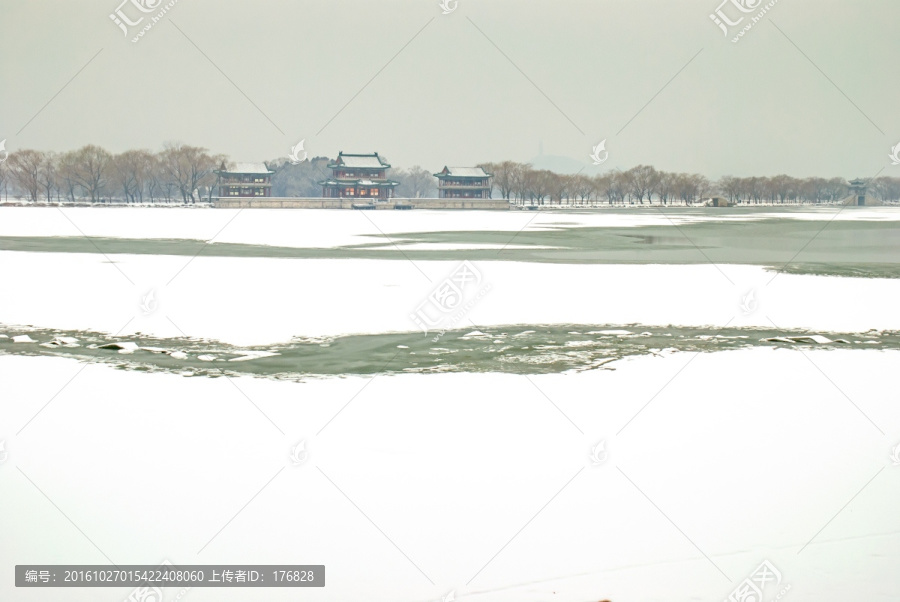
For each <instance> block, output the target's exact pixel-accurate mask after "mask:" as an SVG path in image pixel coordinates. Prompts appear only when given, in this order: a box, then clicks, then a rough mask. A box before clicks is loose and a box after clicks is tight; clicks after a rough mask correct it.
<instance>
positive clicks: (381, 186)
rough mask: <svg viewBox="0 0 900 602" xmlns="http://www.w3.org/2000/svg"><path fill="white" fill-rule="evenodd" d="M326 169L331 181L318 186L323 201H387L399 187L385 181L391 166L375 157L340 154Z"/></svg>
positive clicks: (375, 155)
mask: <svg viewBox="0 0 900 602" xmlns="http://www.w3.org/2000/svg"><path fill="white" fill-rule="evenodd" d="M328 167H329V168H330V169H331V177H330V178H329V179H327V180H325V181H324V182H319V184H320V185H321V186H322V196H324V197H330V198H335V197H349V198H362V199H378V200H387V199H389V198H391V197H393V196H394V186H397V185H398V184H399V182H394V181H393V180H389V179H387V176H386V172H387V169H388V168H389V167H390V164H389V163H387V162H385V160H384V159H382V158H381V157H379V156H378V153H371V154H367V155H350V154H345V153H344V151H341V152H339V153H338V157H337V159H336V160H335V162H334V163H330V164H329V165H328Z"/></svg>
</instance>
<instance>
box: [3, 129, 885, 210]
mask: <svg viewBox="0 0 900 602" xmlns="http://www.w3.org/2000/svg"><path fill="white" fill-rule="evenodd" d="M329 162H330V160H329V159H328V158H326V157H316V158H315V159H312V160H311V161H309V162H303V163H301V164H300V165H292V164H291V163H289V162H288V161H287V159H283V160H279V161H275V162H272V163H271V165H270V167H271V168H272V169H273V171H275V175H274V176H273V179H272V188H273V193H274V194H275V195H276V196H319V195H320V194H321V187H320V185H319V181H320V179H325V178H327V177H328V176H327V167H326V166H327V165H328V163H329ZM230 165H233V164H230V162H229V160H228V158H227V157H226V156H224V155H213V154H210V153H209V151H207V150H206V149H204V148H200V147H196V146H189V145H186V144H180V143H177V144H176V143H169V144H166V145H165V146H164V148H163V150H162V151H160V152H157V153H153V152H150V151H147V150H129V151H125V152H123V153H121V154H118V155H114V154H112V153H110V152H108V151H106V150H105V149H103V148H101V147H99V146H95V145H88V146H85V147H83V148H80V149H78V150H73V151H69V152H66V153H53V152H45V151H37V150H28V149H26V150H20V151H16V152H14V153H11V154H10V155H9V157H8V161H6V162H3V163H0V191H2V190H3V189H4V188H7V190H8V189H9V188H10V187H11V188H12V189H13V191H14V193H16V192H17V193H18V194H19V195H21V196H22V197H24V198H27V199H29V200H31V202H33V203H38V202H54V201H55V202H59V201H62V200H67V201H69V202H76V201H78V200H85V201H90V202H92V203H97V202H104V201H108V200H113V199H117V200H123V201H125V202H126V203H143V202H151V203H152V202H166V203H171V202H174V201H178V200H180V201H181V202H182V203H196V202H197V201H198V200H202V198H203V196H204V195H205V196H206V197H207V198H208V199H210V200H211V199H212V197H213V196H214V195H215V190H216V188H217V185H218V177H219V176H218V174H217V171H218V170H219V169H221V168H223V167H227V166H230ZM481 167H483V168H484V169H485V170H486V171H487V172H489V173H491V174H493V186H494V193H495V194H494V196H495V197H496V196H500V197H501V198H504V199H506V200H508V201H510V202H514V203H518V204H531V205H546V204H569V205H576V204H596V203H604V204H609V205H616V204H639V205H643V204H645V202H646V203H647V204H650V205H653V204H654V203H656V204H659V205H669V204H673V203H677V204H687V205H689V204H692V203H695V202H697V201H699V200H701V199H703V198H706V197H709V196H713V195H717V196H722V197H724V198H726V199H728V200H729V201H731V202H736V203H747V204H758V203H798V202H800V203H829V202H836V201H840V200H841V199H843V198H845V197H846V196H847V195H848V193H849V189H848V185H847V182H846V181H845V180H844V179H842V178H830V179H826V178H794V177H791V176H787V175H777V176H772V177H747V178H740V177H733V176H725V177H723V178H721V179H719V180H718V181H715V182H711V181H710V180H708V179H707V178H706V177H704V176H702V175H699V174H687V173H671V172H666V171H661V170H657V169H656V168H654V167H652V166H649V165H638V166H636V167H632V168H631V169H628V170H626V171H621V170H613V171H609V172H606V173H602V174H599V175H594V176H588V175H585V174H581V173H578V174H571V175H569V174H558V173H555V172H552V171H549V170H545V169H534V167H533V166H532V165H530V164H528V163H516V162H513V161H503V162H498V163H485V164H482V165H481ZM388 176H389V177H390V178H392V179H395V180H397V181H398V182H400V186H398V187H397V191H396V192H397V195H398V196H403V197H414V198H415V197H430V196H434V195H435V193H436V185H435V184H436V180H435V178H434V177H433V176H432V175H431V174H430V173H429V172H428V171H426V170H425V169H423V168H421V167H419V166H415V167H412V168H410V169H408V170H402V169H392V170H390V171H389V173H388ZM868 191H869V194H872V195H874V196H876V197H878V198H880V199H881V200H883V201H887V202H898V201H900V178H892V177H886V176H883V177H879V178H875V179H873V180H871V181H870V182H869V188H868Z"/></svg>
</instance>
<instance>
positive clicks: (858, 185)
mask: <svg viewBox="0 0 900 602" xmlns="http://www.w3.org/2000/svg"><path fill="white" fill-rule="evenodd" d="M848 184H849V185H850V196H849V197H847V198H845V199H844V200H843V201H841V204H842V205H856V206H857V207H878V206H880V205H883V204H884V203H883V202H882V201H881V200H879V199H877V198H875V197H873V196H872V195H870V194H869V193H868V188H869V182H868V181H866V180H860V179H859V178H857V179H855V180H850V181H849V182H848Z"/></svg>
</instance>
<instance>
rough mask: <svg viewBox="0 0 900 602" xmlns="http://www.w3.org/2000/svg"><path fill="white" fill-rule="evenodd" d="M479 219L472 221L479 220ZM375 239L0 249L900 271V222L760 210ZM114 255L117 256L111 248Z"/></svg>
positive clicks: (39, 242)
mask: <svg viewBox="0 0 900 602" xmlns="http://www.w3.org/2000/svg"><path fill="white" fill-rule="evenodd" d="M475 226H477V224H474V223H473V228H474V227H475ZM370 238H371V241H372V242H367V243H364V244H357V245H348V246H342V247H334V248H309V247H303V246H302V244H303V241H298V243H297V246H288V247H284V246H269V245H259V244H241V243H219V242H213V243H207V242H205V241H201V240H190V239H126V238H102V237H96V238H88V237H84V236H76V237H27V236H0V250H6V251H29V252H55V253H104V254H106V255H107V256H114V255H116V254H138V255H187V256H191V257H193V256H196V255H200V256H204V257H278V258H299V259H304V258H308V259H389V260H407V259H412V260H414V261H418V260H422V261H427V260H444V261H460V260H463V259H467V260H469V261H522V262H536V263H564V264H646V263H657V264H705V263H717V264H745V265H748V264H749V265H762V266H768V267H769V269H771V270H780V271H785V272H790V273H796V274H816V275H829V276H849V277H869V278H900V262H898V261H897V258H898V257H900V222H893V221H855V220H848V221H833V222H830V221H827V220H824V219H823V220H822V221H818V220H816V221H813V220H808V221H807V220H794V219H760V220H747V221H734V220H733V221H711V222H698V223H686V224H680V225H677V226H675V225H655V226H634V227H572V226H568V225H563V224H555V225H552V226H549V227H548V226H541V227H540V228H534V229H529V228H526V229H525V230H523V231H521V232H511V231H506V230H497V231H494V230H477V229H473V230H469V231H436V232H409V233H399V234H391V235H390V236H386V235H370ZM423 243H424V244H429V243H430V244H435V243H437V244H445V245H454V244H462V245H467V246H468V245H478V244H484V245H486V246H488V247H492V248H485V249H471V248H467V249H465V250H425V249H421V248H419V249H416V248H405V247H406V245H420V244H423ZM110 258H111V259H112V260H115V258H114V257H110Z"/></svg>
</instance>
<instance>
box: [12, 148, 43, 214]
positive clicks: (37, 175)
mask: <svg viewBox="0 0 900 602" xmlns="http://www.w3.org/2000/svg"><path fill="white" fill-rule="evenodd" d="M8 163H9V175H10V179H11V180H12V182H13V184H15V186H16V187H17V188H19V190H21V191H23V192H24V193H25V194H27V195H28V198H30V199H31V202H32V203H37V201H38V195H40V193H41V189H42V186H41V166H42V165H43V164H44V153H42V152H41V151H36V150H31V149H24V150H20V151H16V152H14V153H11V154H10V155H9V161H8Z"/></svg>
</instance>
